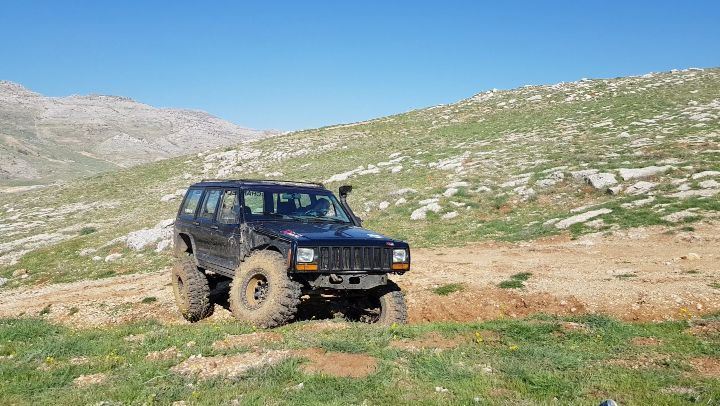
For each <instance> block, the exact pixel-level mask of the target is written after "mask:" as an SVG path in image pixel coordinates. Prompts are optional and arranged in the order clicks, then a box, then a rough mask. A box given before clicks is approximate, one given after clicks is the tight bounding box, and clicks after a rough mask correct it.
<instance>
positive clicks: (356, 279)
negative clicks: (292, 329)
mask: <svg viewBox="0 0 720 406" xmlns="http://www.w3.org/2000/svg"><path fill="white" fill-rule="evenodd" d="M294 277H295V278H297V279H302V280H303V281H304V282H306V283H307V285H308V286H310V288H312V289H336V290H367V289H372V288H375V287H378V286H383V285H386V284H387V281H388V276H387V274H386V273H383V274H352V273H337V274H335V273H332V274H295V275H294Z"/></svg>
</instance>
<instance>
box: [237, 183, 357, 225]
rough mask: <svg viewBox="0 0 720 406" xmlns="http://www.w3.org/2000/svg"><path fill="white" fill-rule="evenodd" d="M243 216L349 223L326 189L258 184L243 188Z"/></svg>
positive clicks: (337, 203) (262, 218)
mask: <svg viewBox="0 0 720 406" xmlns="http://www.w3.org/2000/svg"><path fill="white" fill-rule="evenodd" d="M243 210H244V213H245V219H246V220H248V221H253V220H270V221H272V220H302V221H321V222H334V223H350V219H349V216H348V215H347V213H346V212H345V210H344V209H343V208H342V206H340V202H338V200H337V198H336V197H335V196H334V195H333V194H332V193H330V192H329V191H327V190H318V191H308V190H306V189H302V190H293V189H291V188H277V189H272V188H258V189H246V190H244V191H243Z"/></svg>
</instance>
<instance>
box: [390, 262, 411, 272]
mask: <svg viewBox="0 0 720 406" xmlns="http://www.w3.org/2000/svg"><path fill="white" fill-rule="evenodd" d="M408 269H410V264H407V263H404V264H392V270H393V271H407V270H408Z"/></svg>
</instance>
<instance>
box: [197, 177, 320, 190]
mask: <svg viewBox="0 0 720 406" xmlns="http://www.w3.org/2000/svg"><path fill="white" fill-rule="evenodd" d="M201 182H237V183H243V182H248V183H281V184H285V185H303V186H312V187H320V188H323V189H324V188H325V185H323V184H322V183H320V182H303V181H294V180H279V179H203V180H202V181H201Z"/></svg>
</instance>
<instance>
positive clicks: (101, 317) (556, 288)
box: [0, 223, 720, 326]
mask: <svg viewBox="0 0 720 406" xmlns="http://www.w3.org/2000/svg"><path fill="white" fill-rule="evenodd" d="M520 272H531V273H532V276H531V277H530V278H529V280H527V281H526V282H525V285H526V287H525V288H523V289H501V288H499V287H498V284H499V283H500V282H502V281H504V280H507V279H508V278H510V276H512V275H513V274H516V273H520ZM394 279H395V280H396V281H398V283H399V284H400V285H401V286H402V287H403V289H404V290H405V291H406V293H407V300H408V306H409V312H410V321H411V322H423V321H437V320H458V321H469V320H487V319H493V318H499V317H517V316H523V315H528V314H533V313H548V314H560V315H570V314H582V313H602V314H609V315H612V316H615V317H618V318H620V319H623V320H653V321H660V320H669V319H683V318H690V317H694V316H697V315H699V314H703V313H708V312H717V311H720V285H718V284H720V225H718V224H716V223H715V224H698V225H696V230H695V231H694V232H678V233H675V234H669V233H667V232H666V229H664V228H661V227H651V228H643V229H633V230H627V231H620V232H614V233H612V234H610V235H599V234H598V235H588V236H584V237H582V238H580V239H578V240H575V241H571V240H570V239H569V238H567V237H554V238H551V239H547V240H541V241H535V242H529V243H519V244H509V243H507V244H506V243H484V244H475V245H471V246H468V247H464V248H442V249H440V248H436V249H418V250H415V251H413V269H412V271H411V272H410V273H408V274H407V275H404V276H401V277H394ZM448 283H461V284H463V285H464V289H463V290H461V291H459V292H455V293H451V294H450V295H447V296H439V295H437V294H435V293H433V292H432V289H433V288H434V287H437V286H441V285H444V284H448ZM150 297H154V298H155V299H156V300H154V301H152V299H146V298H150ZM143 299H146V300H145V302H146V303H142V301H143ZM147 302H149V303H147ZM48 305H49V306H50V307H49V308H48V307H47V306H48ZM43 309H47V311H43ZM41 312H42V313H45V317H47V318H49V319H51V320H54V321H59V322H62V323H65V324H68V325H72V326H94V325H103V324H113V323H123V322H127V321H132V320H141V319H146V318H155V319H158V320H160V321H162V322H165V323H183V322H184V321H183V320H182V318H181V317H180V316H179V315H178V314H177V313H176V311H175V305H174V303H173V297H172V290H171V288H170V285H169V278H168V271H167V270H162V271H158V272H153V273H146V274H134V275H125V276H118V277H113V278H107V279H101V280H93V281H81V282H75V283H67V284H57V285H48V286H43V287H33V288H27V287H25V288H18V289H13V290H8V291H2V292H0V317H17V316H21V315H38V314H40V313H41ZM212 317H213V318H227V317H230V316H229V314H228V312H227V311H226V310H224V309H222V308H220V307H218V308H217V310H216V312H215V315H213V316H212Z"/></svg>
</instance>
